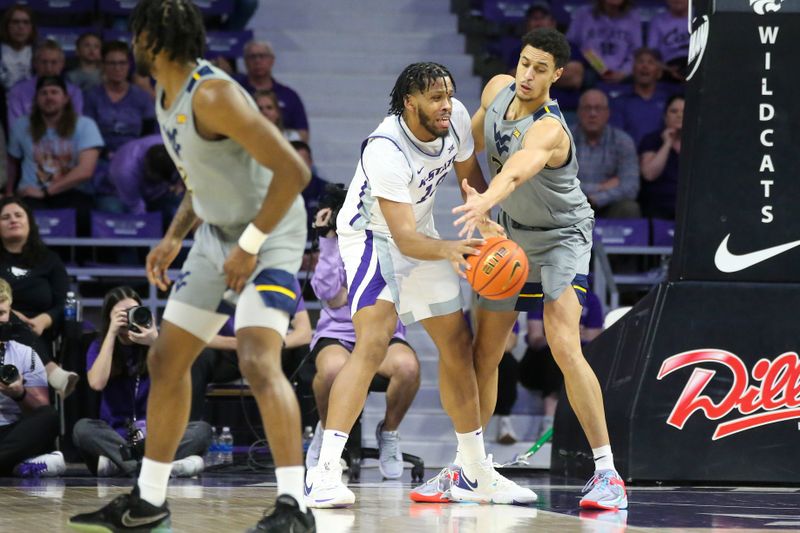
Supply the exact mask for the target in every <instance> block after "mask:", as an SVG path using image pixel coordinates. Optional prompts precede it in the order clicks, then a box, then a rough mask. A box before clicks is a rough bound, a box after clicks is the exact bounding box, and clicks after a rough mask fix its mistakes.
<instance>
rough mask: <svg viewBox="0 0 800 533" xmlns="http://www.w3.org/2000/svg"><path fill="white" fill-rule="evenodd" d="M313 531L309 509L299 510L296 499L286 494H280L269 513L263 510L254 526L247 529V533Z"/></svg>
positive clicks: (312, 520) (312, 518) (313, 526)
mask: <svg viewBox="0 0 800 533" xmlns="http://www.w3.org/2000/svg"><path fill="white" fill-rule="evenodd" d="M264 531H268V532H270V533H284V532H287V533H288V532H291V533H315V532H316V531H317V526H316V524H315V523H314V515H313V514H311V509H306V512H305V513H304V512H302V511H300V506H299V505H297V500H295V499H294V498H292V497H291V496H289V495H288V494H281V495H280V496H278V499H277V500H276V501H275V508H274V509H273V510H272V513H271V514H267V512H266V511H264V517H263V518H262V519H261V520H259V521H258V524H256V526H255V527H253V528H251V529H248V530H247V533H262V532H264Z"/></svg>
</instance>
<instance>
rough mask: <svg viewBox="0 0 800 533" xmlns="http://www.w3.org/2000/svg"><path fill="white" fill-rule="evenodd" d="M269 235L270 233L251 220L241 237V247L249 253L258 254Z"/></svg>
mask: <svg viewBox="0 0 800 533" xmlns="http://www.w3.org/2000/svg"><path fill="white" fill-rule="evenodd" d="M267 237H269V234H268V233H264V232H263V231H261V230H260V229H258V228H257V227H256V225H255V224H253V223H252V222H251V223H250V224H248V225H247V227H246V228H245V229H244V231H243V232H242V235H241V236H240V237H239V248H241V249H242V250H244V251H245V252H247V253H248V254H251V255H256V254H258V251H259V250H260V249H261V245H262V244H264V241H266V240H267Z"/></svg>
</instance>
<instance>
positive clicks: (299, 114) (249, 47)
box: [236, 41, 308, 142]
mask: <svg viewBox="0 0 800 533" xmlns="http://www.w3.org/2000/svg"><path fill="white" fill-rule="evenodd" d="M274 65H275V53H274V52H273V50H272V45H271V44H269V43H268V42H266V41H250V42H248V43H247V44H246V45H245V46H244V66H245V70H246V73H245V74H240V75H238V76H236V81H238V82H239V83H240V84H241V85H242V87H244V88H245V89H246V90H247V92H249V93H251V94H252V93H254V92H255V91H256V90H258V89H272V90H273V91H275V94H276V95H277V96H278V105H279V106H280V111H281V116H282V117H283V126H284V128H286V129H290V130H296V131H297V133H298V134H299V135H300V139H301V140H303V141H305V142H308V118H307V117H306V109H305V107H304V106H303V101H302V100H300V96H299V95H298V94H297V93H296V92H295V91H294V89H292V88H290V87H287V86H286V85H283V84H281V83H278V81H277V80H275V78H273V77H272V67H273V66H274Z"/></svg>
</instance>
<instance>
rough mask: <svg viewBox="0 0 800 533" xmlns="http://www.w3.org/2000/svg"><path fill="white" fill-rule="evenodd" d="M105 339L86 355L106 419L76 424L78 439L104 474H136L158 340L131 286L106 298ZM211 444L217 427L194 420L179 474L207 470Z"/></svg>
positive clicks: (181, 450) (176, 467) (175, 467)
mask: <svg viewBox="0 0 800 533" xmlns="http://www.w3.org/2000/svg"><path fill="white" fill-rule="evenodd" d="M102 320H103V327H102V330H101V337H100V338H99V339H97V340H95V341H94V342H93V343H92V344H91V345H90V346H89V350H88V351H87V353H86V368H87V369H88V371H87V378H88V381H89V386H90V387H91V388H92V389H93V390H96V391H100V392H101V399H100V419H99V420H96V419H88V418H83V419H81V420H79V421H78V423H77V424H75V428H74V429H73V432H72V441H73V443H74V444H75V446H76V447H77V448H78V449H79V450H80V451H81V453H82V454H83V456H84V460H85V461H86V465H87V466H88V467H89V470H90V471H91V472H92V473H96V474H97V475H98V476H101V477H105V476H113V475H116V474H122V475H133V474H134V473H135V472H136V470H137V468H138V464H139V461H141V458H142V453H143V452H144V443H143V440H144V438H145V437H146V435H145V431H146V430H145V419H146V416H147V394H148V392H149V390H150V378H149V376H148V374H147V350H148V347H149V346H150V345H152V344H153V342H155V340H156V338H157V337H158V329H157V327H156V324H155V322H154V321H153V315H152V313H151V312H150V310H149V309H148V308H146V307H142V301H141V298H140V297H139V295H138V294H137V293H136V291H134V290H133V289H132V288H130V287H117V288H114V289H112V290H110V291H109V292H108V293H107V294H106V296H105V299H104V300H103V310H102ZM210 442H211V426H209V425H208V424H207V423H205V422H191V423H190V424H189V426H188V427H187V428H186V432H185V433H184V435H183V439H182V440H181V443H180V446H179V447H178V452H177V454H176V455H175V458H176V460H175V461H174V462H173V463H172V475H173V476H187V477H189V476H193V475H196V474H199V473H200V472H202V471H203V459H202V455H203V454H204V453H205V451H206V449H207V448H208V445H209V444H210Z"/></svg>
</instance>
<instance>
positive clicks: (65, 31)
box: [39, 26, 97, 59]
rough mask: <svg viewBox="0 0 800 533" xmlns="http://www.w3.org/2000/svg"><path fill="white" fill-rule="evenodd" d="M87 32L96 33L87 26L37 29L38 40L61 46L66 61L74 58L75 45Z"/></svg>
mask: <svg viewBox="0 0 800 533" xmlns="http://www.w3.org/2000/svg"><path fill="white" fill-rule="evenodd" d="M88 31H97V30H95V29H94V28H92V27H89V26H74V27H64V28H56V27H43V28H39V38H40V39H43V40H44V39H50V40H53V41H55V42H57V43H58V44H60V45H61V48H62V49H63V50H64V55H65V56H66V57H67V59H70V58H73V57H75V54H76V43H77V41H78V37H80V36H81V34H83V33H86V32H88Z"/></svg>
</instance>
